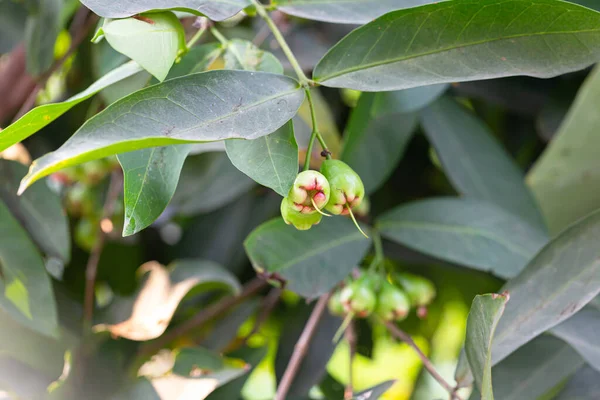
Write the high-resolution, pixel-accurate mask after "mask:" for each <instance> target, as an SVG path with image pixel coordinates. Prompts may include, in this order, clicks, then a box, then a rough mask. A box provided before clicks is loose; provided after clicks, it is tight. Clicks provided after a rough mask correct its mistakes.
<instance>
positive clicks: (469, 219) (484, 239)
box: [377, 198, 547, 278]
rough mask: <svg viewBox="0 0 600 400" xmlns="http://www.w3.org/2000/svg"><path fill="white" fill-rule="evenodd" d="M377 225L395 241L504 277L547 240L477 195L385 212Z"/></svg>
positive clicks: (423, 202)
mask: <svg viewBox="0 0 600 400" xmlns="http://www.w3.org/2000/svg"><path fill="white" fill-rule="evenodd" d="M377 226H378V227H379V229H380V231H381V234H382V235H383V236H385V237H386V238H388V239H390V240H393V241H395V242H398V243H400V244H402V245H405V246H408V247H410V248H413V249H415V250H419V251H421V252H423V253H425V254H429V255H432V256H434V257H437V258H440V259H442V260H446V261H450V262H452V263H456V264H459V265H465V266H468V267H471V268H475V269H478V270H482V271H490V272H492V273H493V274H494V275H497V276H499V277H501V278H512V277H514V276H516V275H517V274H519V272H521V270H523V268H524V267H525V266H526V265H527V263H528V262H529V260H530V259H531V258H532V257H533V255H534V254H536V253H537V251H538V250H539V249H540V248H542V246H543V245H544V244H545V243H546V242H547V237H546V235H545V234H544V233H543V232H542V231H539V230H537V229H535V228H533V227H532V226H530V225H529V224H527V223H525V222H523V221H522V220H521V219H520V218H518V217H516V216H514V215H512V214H510V213H509V212H507V211H505V210H503V209H501V208H499V207H497V206H494V205H493V204H488V203H483V202H480V201H477V200H473V199H459V198H436V199H428V200H422V201H417V202H413V203H408V204H406V205H401V206H399V207H396V208H395V209H393V210H391V211H388V212H387V213H385V214H383V215H382V216H381V217H380V218H379V220H378V222H377Z"/></svg>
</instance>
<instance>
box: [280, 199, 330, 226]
mask: <svg viewBox="0 0 600 400" xmlns="http://www.w3.org/2000/svg"><path fill="white" fill-rule="evenodd" d="M280 210H281V216H282V217H283V220H284V221H285V223H286V224H288V225H294V227H295V228H296V229H298V230H301V231H306V230H308V229H310V228H311V227H312V226H313V225H316V224H318V223H319V222H321V218H323V216H322V215H321V214H319V213H316V212H315V213H314V214H303V213H301V212H298V211H296V210H295V209H294V208H293V207H292V202H290V200H289V199H288V198H287V197H284V198H283V200H281V207H280Z"/></svg>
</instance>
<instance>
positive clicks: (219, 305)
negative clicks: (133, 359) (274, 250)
mask: <svg viewBox="0 0 600 400" xmlns="http://www.w3.org/2000/svg"><path fill="white" fill-rule="evenodd" d="M268 285H269V284H268V283H267V282H266V281H265V280H264V279H262V278H260V277H257V278H254V279H253V280H251V281H250V282H248V283H247V284H246V285H244V288H243V289H242V292H241V293H240V294H238V295H237V296H229V297H225V298H223V299H221V300H220V301H218V302H216V303H214V304H212V305H210V306H209V307H207V308H205V309H204V310H202V311H200V312H199V313H198V314H196V315H195V316H193V317H192V318H190V319H188V320H187V321H185V322H183V323H181V324H180V325H178V326H176V327H175V328H173V329H171V330H170V331H168V332H166V333H165V334H164V335H162V336H161V337H159V338H158V339H157V340H155V341H154V342H150V343H148V344H147V345H145V346H143V347H142V348H141V350H140V355H142V356H150V355H152V354H154V353H156V352H157V351H159V350H160V349H162V348H163V347H166V346H167V345H168V344H169V343H171V342H172V341H174V340H176V339H178V338H179V337H181V336H184V335H185V334H187V333H188V332H190V331H191V330H193V329H196V328H198V327H199V326H201V325H203V324H205V323H206V322H208V321H210V320H211V319H213V318H215V317H218V316H219V315H221V314H222V313H224V312H225V311H227V310H228V309H230V308H232V307H235V306H236V305H238V304H240V303H242V302H243V301H244V300H246V299H247V298H249V297H252V296H254V295H255V294H257V293H258V292H260V291H261V290H262V289H264V288H265V287H267V286H268Z"/></svg>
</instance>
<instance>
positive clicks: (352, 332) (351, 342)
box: [344, 322, 356, 400]
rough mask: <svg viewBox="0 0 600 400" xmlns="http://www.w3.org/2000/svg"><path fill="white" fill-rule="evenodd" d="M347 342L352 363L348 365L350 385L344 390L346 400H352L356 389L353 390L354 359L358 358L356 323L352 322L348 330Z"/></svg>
mask: <svg viewBox="0 0 600 400" xmlns="http://www.w3.org/2000/svg"><path fill="white" fill-rule="evenodd" d="M346 340H347V341H348V348H349V352H350V362H349V363H348V364H349V365H348V383H347V384H346V388H345V389H344V400H352V399H353V398H354V389H353V381H354V379H353V378H354V370H353V364H354V357H355V356H356V329H355V325H354V322H351V323H350V325H349V326H348V329H346Z"/></svg>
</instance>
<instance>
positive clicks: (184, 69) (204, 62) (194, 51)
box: [167, 43, 223, 79]
mask: <svg viewBox="0 0 600 400" xmlns="http://www.w3.org/2000/svg"><path fill="white" fill-rule="evenodd" d="M222 53H223V45H222V44H221V43H206V44H203V45H200V46H196V47H193V48H191V49H190V51H188V52H187V53H186V54H185V55H184V56H183V58H182V59H181V61H180V62H178V63H177V64H175V65H173V67H172V68H171V70H170V71H169V75H167V79H173V78H179V77H180V76H184V75H188V74H194V73H197V72H204V71H206V70H207V69H208V67H210V65H211V64H212V63H213V62H214V61H215V60H216V59H217V58H219V57H220V56H221V54H222Z"/></svg>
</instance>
